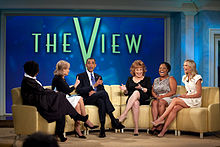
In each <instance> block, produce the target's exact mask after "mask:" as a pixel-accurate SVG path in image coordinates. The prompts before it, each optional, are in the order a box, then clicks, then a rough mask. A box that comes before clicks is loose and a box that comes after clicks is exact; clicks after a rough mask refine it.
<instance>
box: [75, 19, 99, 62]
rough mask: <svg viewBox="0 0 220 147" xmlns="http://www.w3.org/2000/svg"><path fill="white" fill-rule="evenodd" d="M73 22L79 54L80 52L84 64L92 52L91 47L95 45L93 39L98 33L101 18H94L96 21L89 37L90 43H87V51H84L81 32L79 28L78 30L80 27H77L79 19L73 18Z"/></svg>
mask: <svg viewBox="0 0 220 147" xmlns="http://www.w3.org/2000/svg"><path fill="white" fill-rule="evenodd" d="M73 21H74V24H75V27H76V33H77V36H78V40H79V44H80V48H81V52H82V56H83V61H84V64H86V60H87V59H88V58H90V57H91V54H92V50H93V46H94V43H95V39H96V35H97V31H98V28H99V24H100V21H101V18H96V20H95V25H94V27H93V31H92V36H91V38H90V41H89V48H88V51H86V48H85V43H84V39H83V36H82V31H81V28H80V25H79V19H78V18H76V17H73Z"/></svg>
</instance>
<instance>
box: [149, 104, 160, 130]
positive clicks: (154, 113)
mask: <svg viewBox="0 0 220 147" xmlns="http://www.w3.org/2000/svg"><path fill="white" fill-rule="evenodd" d="M158 103H159V101H158V100H153V101H152V103H151V113H152V117H153V121H155V120H156V119H157V117H158ZM155 129H156V127H154V126H153V128H152V129H151V130H152V131H154V130H155Z"/></svg>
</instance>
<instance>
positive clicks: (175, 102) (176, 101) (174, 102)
mask: <svg viewBox="0 0 220 147" xmlns="http://www.w3.org/2000/svg"><path fill="white" fill-rule="evenodd" d="M175 105H180V106H182V107H184V108H188V107H189V106H187V105H186V103H185V102H184V101H183V100H181V99H179V98H174V99H173V100H172V102H171V103H170V105H169V106H168V107H167V109H166V111H165V112H164V113H163V115H162V116H160V117H159V118H158V119H157V120H156V121H154V122H152V123H153V125H154V126H157V125H159V124H163V123H164V119H165V118H166V117H167V116H168V115H169V113H170V112H171V111H172V109H173V107H174V106H175Z"/></svg>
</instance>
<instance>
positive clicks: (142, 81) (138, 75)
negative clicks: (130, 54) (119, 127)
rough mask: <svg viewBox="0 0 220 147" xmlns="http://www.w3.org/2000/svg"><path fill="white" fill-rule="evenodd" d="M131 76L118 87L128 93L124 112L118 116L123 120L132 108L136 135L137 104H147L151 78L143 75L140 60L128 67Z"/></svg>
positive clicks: (143, 70) (142, 64)
mask: <svg viewBox="0 0 220 147" xmlns="http://www.w3.org/2000/svg"><path fill="white" fill-rule="evenodd" d="M130 71H131V72H130V73H131V75H132V77H129V78H128V80H127V83H126V86H125V85H123V84H122V85H121V86H120V89H121V90H122V91H123V92H124V94H125V95H128V99H127V105H126V108H125V110H124V112H123V113H122V114H121V116H120V117H119V122H123V121H124V120H125V119H126V117H127V114H128V111H129V110H130V109H132V111H133V118H134V124H135V129H134V136H138V119H139V106H140V105H148V104H149V103H150V100H149V99H150V95H151V80H150V77H146V76H145V72H146V71H147V70H146V67H145V65H144V63H143V62H142V61H141V60H135V61H134V62H133V63H132V65H131V68H130Z"/></svg>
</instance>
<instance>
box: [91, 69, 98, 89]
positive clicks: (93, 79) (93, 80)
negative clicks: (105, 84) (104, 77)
mask: <svg viewBox="0 0 220 147" xmlns="http://www.w3.org/2000/svg"><path fill="white" fill-rule="evenodd" d="M91 81H92V85H95V83H96V81H95V78H94V76H93V75H92V73H91ZM94 90H95V91H96V90H97V88H96V87H94Z"/></svg>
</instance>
